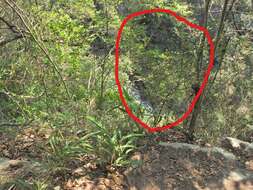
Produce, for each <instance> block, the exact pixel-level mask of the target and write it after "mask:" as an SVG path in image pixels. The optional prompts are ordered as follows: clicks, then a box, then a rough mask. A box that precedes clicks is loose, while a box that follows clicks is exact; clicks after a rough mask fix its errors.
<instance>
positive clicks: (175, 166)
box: [125, 143, 253, 190]
mask: <svg viewBox="0 0 253 190" xmlns="http://www.w3.org/2000/svg"><path fill="white" fill-rule="evenodd" d="M138 157H139V158H142V162H143V164H142V166H141V167H139V168H133V167H132V168H129V169H128V170H127V171H126V172H125V177H126V180H127V184H128V189H132V190H134V189H138V190H150V189H154V190H156V189H157V190H158V189H177V190H185V189H187V190H197V189H205V190H209V189H210V190H211V189H217V190H219V189H220V190H223V189H226V190H231V189H232V190H233V188H234V189H236V188H237V187H239V190H244V189H245V190H247V189H252V183H251V182H252V178H253V177H252V176H253V172H252V171H248V170H246V169H245V168H244V167H243V165H242V164H241V163H240V162H239V161H238V158H237V157H236V155H234V154H233V153H230V152H228V151H226V150H224V149H222V148H218V147H201V146H197V145H191V144H186V143H160V144H159V145H155V148H150V149H149V150H148V151H147V152H145V153H144V155H142V156H138Z"/></svg>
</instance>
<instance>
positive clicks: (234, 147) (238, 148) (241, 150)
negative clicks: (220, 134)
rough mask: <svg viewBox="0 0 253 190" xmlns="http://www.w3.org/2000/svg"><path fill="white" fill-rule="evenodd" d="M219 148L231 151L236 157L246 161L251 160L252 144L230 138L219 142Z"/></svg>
mask: <svg viewBox="0 0 253 190" xmlns="http://www.w3.org/2000/svg"><path fill="white" fill-rule="evenodd" d="M221 147H223V148H224V149H226V150H228V151H231V152H232V153H233V154H235V155H237V156H240V157H242V156H243V157H245V158H246V159H247V160H248V159H253V143H248V142H245V141H241V140H239V139H236V138H232V137H225V138H223V139H222V140H221Z"/></svg>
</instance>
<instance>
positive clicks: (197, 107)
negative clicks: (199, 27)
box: [186, 0, 211, 140]
mask: <svg viewBox="0 0 253 190" xmlns="http://www.w3.org/2000/svg"><path fill="white" fill-rule="evenodd" d="M210 2H211V0H207V1H206V3H205V17H204V27H207V20H208V10H209V5H210ZM204 43H205V35H204V34H203V37H202V40H201V44H200V51H199V52H198V55H197V56H198V59H197V65H196V71H197V78H196V80H197V84H198V83H199V82H200V72H201V67H202V61H203V49H204ZM202 99H203V97H202V96H200V97H199V100H198V101H197V103H196V105H195V108H194V110H193V113H192V117H191V120H190V124H189V127H188V133H187V134H186V135H187V136H188V138H189V140H193V135H194V131H195V124H196V121H197V117H198V114H199V111H200V108H201V103H202ZM186 124H187V123H186Z"/></svg>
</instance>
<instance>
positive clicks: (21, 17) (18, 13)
mask: <svg viewBox="0 0 253 190" xmlns="http://www.w3.org/2000/svg"><path fill="white" fill-rule="evenodd" d="M4 1H5V3H6V4H8V5H9V6H10V7H11V8H12V9H13V10H14V11H15V13H16V14H17V15H18V17H19V18H20V20H21V21H22V23H23V24H24V26H25V27H26V29H27V30H28V31H29V32H30V35H31V37H32V38H33V40H34V41H35V43H36V44H37V45H38V46H39V48H40V49H41V50H42V52H43V53H44V54H45V55H46V57H47V59H48V60H49V62H50V63H51V64H52V66H53V69H54V70H55V71H56V73H57V74H58V76H59V77H60V80H61V82H62V84H63V86H64V89H65V91H66V94H67V97H68V99H69V100H70V101H71V100H72V97H71V95H70V93H69V90H68V88H67V84H66V83H65V81H64V80H63V77H62V75H61V72H60V71H59V69H58V66H57V64H56V63H55V62H54V61H53V59H52V58H51V56H50V55H49V53H48V52H47V49H46V46H45V44H44V43H43V42H39V41H38V39H39V37H37V38H36V36H38V34H37V32H36V30H34V31H32V29H31V28H30V27H29V26H28V25H27V23H26V21H25V20H24V18H23V16H22V15H21V14H20V12H19V11H21V12H23V11H22V9H21V8H19V6H18V5H17V4H16V3H15V2H13V1H12V0H10V1H11V2H12V4H11V3H10V2H9V1H8V0H4ZM16 8H17V9H19V11H18V10H17V9H16ZM27 20H28V21H29V18H27ZM30 23H31V22H30ZM33 32H34V33H33ZM34 34H35V35H36V36H35V35H34ZM75 123H76V125H77V126H79V124H78V121H77V117H76V115H75Z"/></svg>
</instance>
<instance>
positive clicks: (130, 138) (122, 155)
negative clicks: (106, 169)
mask: <svg viewBox="0 0 253 190" xmlns="http://www.w3.org/2000/svg"><path fill="white" fill-rule="evenodd" d="M87 119H88V120H89V121H90V122H92V123H93V124H94V127H95V128H93V129H92V130H93V131H95V132H96V136H95V138H94V139H93V140H94V145H93V150H94V153H95V155H97V156H98V159H99V163H101V164H106V163H109V164H112V165H115V166H124V165H127V164H129V163H130V161H129V160H128V157H129V154H130V153H131V152H132V151H134V150H135V149H136V148H137V147H136V144H135V143H136V140H137V138H138V137H142V136H143V134H140V133H135V132H133V133H131V134H127V135H125V134H124V132H123V130H122V129H120V128H116V129H115V128H111V127H106V126H104V125H102V124H101V123H99V122H98V121H97V120H96V119H95V118H94V117H90V116H88V117H87Z"/></svg>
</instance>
